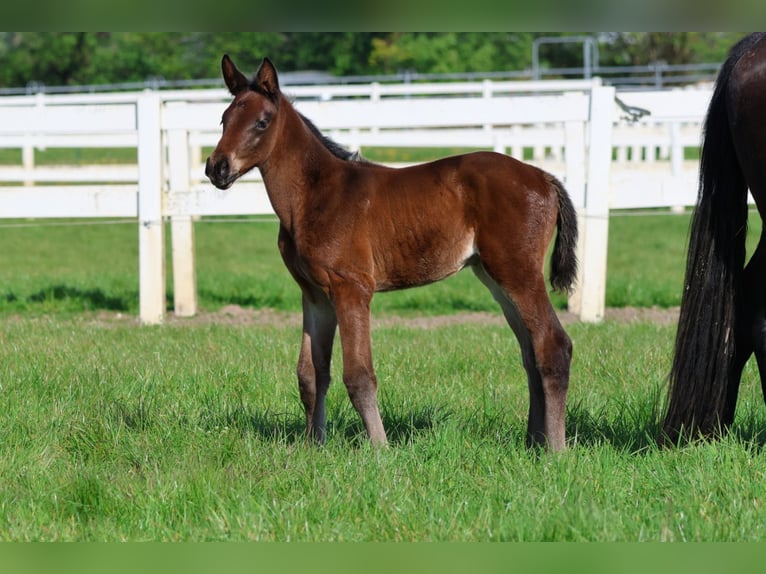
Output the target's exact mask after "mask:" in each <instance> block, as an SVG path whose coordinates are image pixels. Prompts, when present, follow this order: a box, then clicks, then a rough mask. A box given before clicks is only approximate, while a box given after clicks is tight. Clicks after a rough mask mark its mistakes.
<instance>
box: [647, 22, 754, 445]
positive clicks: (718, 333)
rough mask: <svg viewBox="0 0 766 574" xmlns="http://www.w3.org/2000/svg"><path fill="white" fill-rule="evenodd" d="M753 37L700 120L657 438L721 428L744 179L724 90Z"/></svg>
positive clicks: (741, 248)
mask: <svg viewBox="0 0 766 574" xmlns="http://www.w3.org/2000/svg"><path fill="white" fill-rule="evenodd" d="M758 40H759V38H758V37H753V36H748V37H747V38H745V39H744V40H742V41H740V42H739V43H738V44H737V45H735V46H734V47H733V48H732V50H731V52H730V54H729V57H728V58H727V60H726V62H725V63H724V65H723V66H722V68H721V71H720V73H719V75H718V79H717V81H716V86H715V90H714V91H713V97H712V99H711V101H710V107H709V108H708V113H707V118H706V120H705V127H704V140H703V144H702V151H701V156H700V181H699V193H698V198H697V206H696V208H695V211H694V215H693V216H692V222H691V228H690V240H689V252H688V254H687V261H686V277H685V279H684V290H683V295H682V298H681V312H680V316H679V321H678V331H677V333H676V342H675V353H674V357H673V365H672V367H671V372H670V381H669V382H670V384H669V389H668V401H667V410H666V413H665V419H664V422H663V425H662V433H663V435H662V436H661V437H660V442H661V443H665V444H672V443H677V442H678V441H679V439H683V440H687V439H693V438H696V437H699V436H710V435H714V434H716V433H718V432H719V431H720V430H721V422H722V417H723V409H724V406H725V402H726V390H727V386H728V383H729V380H730V376H731V372H732V363H733V358H734V351H735V349H734V340H735V320H736V313H735V309H736V307H737V302H738V301H739V299H740V297H741V291H742V286H741V283H742V273H743V270H744V265H745V238H746V235H747V183H746V182H745V177H744V174H743V173H742V169H741V167H740V164H739V161H738V159H737V154H736V151H735V148H734V141H733V139H732V135H731V131H730V128H729V115H728V111H727V91H728V88H729V84H730V81H731V77H732V72H733V70H734V66H735V64H736V63H737V61H738V60H739V58H740V56H741V55H742V54H743V52H744V51H745V50H747V49H748V48H749V47H750V46H752V45H753V44H754V43H755V42H756V41H758Z"/></svg>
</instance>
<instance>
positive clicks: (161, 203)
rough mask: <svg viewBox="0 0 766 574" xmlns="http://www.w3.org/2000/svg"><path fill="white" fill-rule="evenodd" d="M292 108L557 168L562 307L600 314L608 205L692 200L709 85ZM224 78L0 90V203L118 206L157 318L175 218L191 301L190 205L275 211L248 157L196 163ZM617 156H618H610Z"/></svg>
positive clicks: (481, 85)
mask: <svg viewBox="0 0 766 574" xmlns="http://www.w3.org/2000/svg"><path fill="white" fill-rule="evenodd" d="M289 91H290V93H291V95H292V96H293V97H294V98H295V101H296V105H297V107H298V108H299V110H300V111H301V112H302V113H304V114H305V115H306V116H307V117H310V118H311V119H312V120H313V121H314V122H315V123H316V124H317V125H318V126H319V127H320V129H322V130H323V131H324V132H325V133H328V134H329V135H330V136H331V137H333V138H334V139H337V140H338V141H339V142H340V143H343V144H345V145H348V146H349V147H353V148H357V147H378V146H383V147H420V146H428V147H475V148H488V149H494V150H496V151H498V152H503V153H506V152H508V151H510V152H511V153H512V154H513V155H516V156H521V155H522V154H527V155H528V156H529V155H530V154H531V160H530V161H531V162H532V163H535V164H537V165H539V166H541V167H543V168H544V169H547V170H549V171H552V172H553V173H555V174H556V175H557V176H559V177H560V178H561V179H562V180H564V182H565V184H566V186H567V188H568V190H569V191H570V194H571V195H572V198H573V201H574V203H575V205H576V207H577V208H578V211H579V213H580V223H581V229H582V230H583V232H582V240H581V244H580V245H579V246H578V249H579V250H580V260H581V262H582V273H581V276H580V279H579V283H578V286H577V289H576V291H575V294H574V295H573V296H572V298H571V299H570V307H571V308H572V309H573V310H575V311H576V312H578V313H579V314H580V316H581V318H582V319H583V320H591V321H593V320H600V318H601V317H602V316H603V305H604V284H605V273H606V243H607V236H608V215H609V210H610V209H624V208H638V207H640V208H644V207H674V206H684V205H691V204H693V203H694V201H695V198H696V179H697V172H696V162H695V161H693V160H691V161H690V160H687V159H685V154H687V153H688V148H695V147H697V146H698V144H699V137H700V125H701V120H702V117H703V116H704V113H705V110H706V108H707V103H708V101H709V98H710V95H711V94H710V90H674V91H662V92H631V93H620V99H621V100H623V101H624V102H625V103H626V104H628V105H630V106H637V107H640V108H644V109H646V110H648V111H649V112H650V113H649V115H647V116H644V117H643V118H641V120H640V121H638V122H636V123H632V122H630V121H628V120H626V119H625V118H623V117H621V114H622V112H621V109H620V108H619V107H618V106H617V105H615V100H614V96H615V90H614V88H612V87H607V86H603V85H602V84H601V82H600V81H598V80H594V81H587V82H586V81H576V82H548V81H539V82H529V83H520V82H488V81H482V82H473V83H466V82H458V83H455V84H445V83H440V84H432V85H427V84H406V85H398V86H394V85H391V86H382V85H375V84H372V85H367V86H342V85H336V86H302V87H298V86H295V87H291V88H290V89H289ZM229 100H230V97H229V96H228V95H227V94H226V93H225V92H224V91H223V90H193V91H168V92H156V91H146V92H140V93H120V94H78V95H46V94H37V95H35V96H28V97H15V96H14V97H7V98H0V147H7V148H16V149H19V150H20V151H21V161H20V165H17V166H3V167H0V183H2V184H3V185H2V186H0V218H20V217H24V218H26V217H30V218H45V217H94V218H96V217H109V218H114V217H129V218H136V219H137V222H138V228H139V245H140V249H139V258H140V265H139V267H140V275H141V279H140V281H141V285H140V293H141V295H140V297H141V311H140V312H141V320H142V321H143V322H145V323H157V322H162V320H163V319H164V309H165V301H164V293H165V287H164V286H165V268H164V238H163V233H164V225H161V223H162V222H163V221H166V220H169V221H170V222H171V233H172V245H173V257H172V260H173V274H174V285H175V289H174V292H175V304H174V309H175V312H176V313H177V314H181V315H184V314H187V315H188V314H194V313H195V312H196V279H195V266H194V243H193V224H192V220H193V218H194V217H197V216H212V215H240V214H264V213H272V209H271V206H270V204H269V202H268V198H267V196H266V192H265V189H264V187H263V184H262V182H261V181H260V178H259V176H258V174H257V171H256V172H253V173H251V174H248V176H247V177H245V178H244V179H243V181H242V182H241V183H239V184H238V185H236V186H234V187H233V188H232V189H231V190H229V191H227V192H220V191H218V190H215V189H214V188H213V187H212V186H211V185H210V184H209V183H208V182H207V181H206V180H205V178H204V175H203V167H202V159H203V158H202V155H203V154H202V149H203V148H204V147H207V146H212V145H214V144H215V142H216V141H217V139H218V137H219V135H220V127H219V123H220V117H221V114H222V112H223V110H224V109H225V107H226V105H228V102H229ZM107 144H108V145H110V146H113V147H128V148H135V149H136V164H135V165H128V166H80V167H72V166H37V165H35V150H36V149H43V148H46V147H78V148H80V147H83V148H84V147H100V146H104V145H107ZM613 158H614V159H613Z"/></svg>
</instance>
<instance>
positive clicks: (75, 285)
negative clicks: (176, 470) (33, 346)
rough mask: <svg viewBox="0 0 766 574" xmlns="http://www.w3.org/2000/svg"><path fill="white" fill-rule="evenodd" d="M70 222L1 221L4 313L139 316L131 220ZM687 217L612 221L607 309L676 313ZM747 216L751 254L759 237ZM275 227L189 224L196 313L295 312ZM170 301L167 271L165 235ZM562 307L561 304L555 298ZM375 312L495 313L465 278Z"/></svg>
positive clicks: (409, 294) (382, 304) (407, 295)
mask: <svg viewBox="0 0 766 574" xmlns="http://www.w3.org/2000/svg"><path fill="white" fill-rule="evenodd" d="M72 223H78V222H76V221H74V222H73V221H63V222H58V221H56V222H50V221H2V222H0V314H3V313H16V312H25V313H51V312H61V313H71V312H80V311H83V310H99V309H106V310H114V311H123V312H128V313H136V312H137V309H138V231H137V225H136V223H135V222H131V221H124V222H119V223H117V224H112V225H92V224H91V223H93V222H85V223H89V224H88V225H72ZM688 227H689V215H688V214H687V215H668V214H662V213H651V214H649V215H642V216H632V217H631V216H622V215H616V216H614V217H612V218H611V219H610V223H609V251H608V262H607V288H606V304H607V306H610V307H623V306H652V305H656V306H659V307H672V306H675V305H678V304H680V297H681V286H682V282H683V273H684V266H685V253H686V245H687V242H688ZM760 228H761V224H760V219H759V218H758V217H751V233H750V235H749V249H750V250H751V251H752V249H753V247H754V244H755V241H756V240H757V238H758V236H759V234H760ZM277 230H278V224H277V223H276V221H275V220H273V219H267V220H265V221H264V220H263V218H260V219H255V218H254V219H252V220H249V221H247V222H245V223H240V222H232V221H230V220H225V219H224V220H223V222H221V220H215V221H213V222H210V221H207V220H202V221H201V222H199V223H197V224H196V225H195V246H196V258H197V285H198V293H199V300H200V305H201V307H202V308H203V309H208V310H215V309H219V308H220V307H222V306H224V305H227V304H238V305H242V306H247V307H271V308H274V309H277V310H281V311H299V310H300V292H299V290H298V288H297V286H296V285H295V283H294V282H293V280H292V278H291V277H290V275H289V274H288V272H287V271H286V269H285V268H284V265H283V264H282V261H281V259H280V257H279V253H278V251H277V247H276V238H277ZM167 242H168V245H167V253H168V261H167V265H166V268H167V270H168V293H167V294H168V301H169V305H172V290H173V281H172V273H171V269H172V265H171V261H170V259H169V254H170V252H171V250H170V230H169V228H168V231H167ZM553 300H554V304H555V305H556V306H557V307H559V308H562V307H564V306H565V305H566V300H565V298H564V297H563V296H562V295H560V294H554V295H553ZM373 310H374V312H375V313H381V314H382V313H385V314H397V315H419V314H428V315H440V314H445V313H455V312H460V311H496V310H497V306H496V304H495V302H494V301H493V300H492V298H491V296H490V295H489V293H488V292H487V290H486V289H485V288H484V287H483V286H482V285H481V284H480V283H479V281H477V280H476V278H475V277H474V276H473V274H472V273H471V272H470V271H464V272H462V273H459V274H458V275H457V276H455V277H453V278H451V279H449V280H447V281H444V282H441V283H437V284H434V285H430V286H428V287H422V288H418V289H410V290H405V291H399V292H394V293H382V294H378V295H376V297H375V299H374V300H373Z"/></svg>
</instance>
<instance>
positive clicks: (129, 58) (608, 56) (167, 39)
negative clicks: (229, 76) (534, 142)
mask: <svg viewBox="0 0 766 574" xmlns="http://www.w3.org/2000/svg"><path fill="white" fill-rule="evenodd" d="M542 35H545V36H552V35H561V34H560V33H553V34H551V33H528V32H523V33H515V32H487V33H483V32H438V33H426V32H215V33H214V32H0V86H13V87H17V86H25V85H27V84H28V83H29V82H31V81H37V82H41V83H44V84H47V85H73V84H91V83H93V84H95V83H118V82H135V81H143V80H146V79H147V78H151V77H155V76H158V77H163V78H165V79H166V80H181V79H192V78H217V77H219V76H220V62H221V56H222V55H223V54H224V53H228V54H229V55H231V57H232V58H233V59H234V61H235V62H236V63H237V66H238V67H239V68H240V69H241V70H243V71H244V72H245V73H252V72H254V71H255V70H256V68H257V67H258V65H259V64H260V62H261V59H262V58H263V57H264V56H268V57H270V58H271V59H272V61H273V62H274V63H275V64H276V65H277V67H278V69H279V70H280V71H296V70H307V69H311V70H317V71H325V72H331V73H333V74H336V75H365V74H379V73H394V72H398V71H401V70H405V69H409V70H415V71H417V72H420V73H450V72H482V71H513V70H524V69H528V68H529V67H530V66H531V59H532V43H533V41H534V39H535V37H539V36H542ZM580 35H582V34H580ZM741 36H742V34H740V33H732V32H726V33H717V32H672V33H667V32H631V33H621V32H620V33H617V32H615V33H604V32H600V33H597V34H595V35H594V37H595V38H596V39H597V40H598V42H599V59H600V63H601V65H637V64H648V63H651V62H654V61H657V60H663V61H665V62H667V63H669V64H683V63H694V62H721V61H723V60H724V58H725V57H726V53H727V51H728V49H729V48H730V47H731V46H732V45H733V44H734V42H736V41H737V40H738V39H739V38H740V37H741ZM541 58H542V60H543V62H542V64H543V65H545V66H548V67H551V68H553V67H576V66H580V65H582V45H581V44H559V45H555V46H548V47H546V49H545V50H544V51H541Z"/></svg>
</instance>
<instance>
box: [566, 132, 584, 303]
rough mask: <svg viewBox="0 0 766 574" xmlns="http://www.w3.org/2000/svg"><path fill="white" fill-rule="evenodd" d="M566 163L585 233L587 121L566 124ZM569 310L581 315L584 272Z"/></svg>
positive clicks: (568, 183) (580, 255)
mask: <svg viewBox="0 0 766 574" xmlns="http://www.w3.org/2000/svg"><path fill="white" fill-rule="evenodd" d="M564 142H565V144H564V150H565V151H564V163H565V173H566V179H565V181H566V188H567V191H568V192H569V196H570V198H571V199H572V203H573V204H574V206H575V208H576V209H577V227H578V229H580V233H581V234H582V233H583V231H582V230H583V228H584V227H585V217H584V214H585V207H584V206H585V158H586V154H585V123H584V122H580V121H570V122H566V123H565V124H564ZM583 245H584V244H583V242H582V241H578V243H577V260H578V261H582V260H583V253H582V250H581V248H582V247H583ZM567 307H568V309H569V311H571V312H572V313H574V314H576V315H578V316H579V315H580V310H581V308H582V273H578V274H577V279H576V280H575V285H574V289H573V290H572V293H571V294H570V295H569V299H568V301H567Z"/></svg>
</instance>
